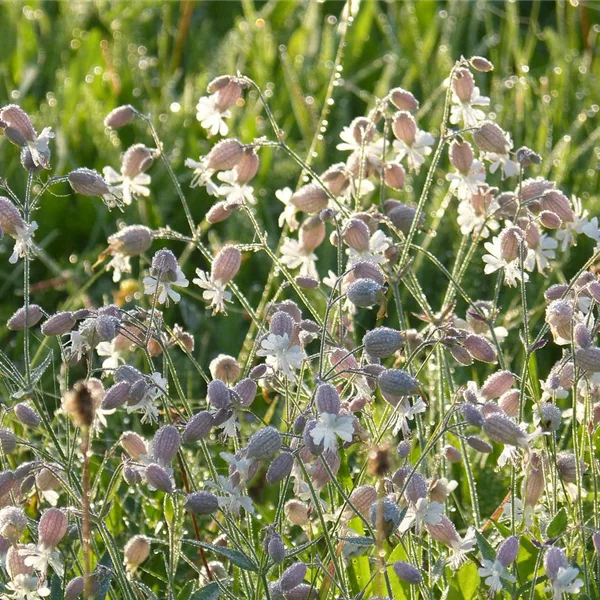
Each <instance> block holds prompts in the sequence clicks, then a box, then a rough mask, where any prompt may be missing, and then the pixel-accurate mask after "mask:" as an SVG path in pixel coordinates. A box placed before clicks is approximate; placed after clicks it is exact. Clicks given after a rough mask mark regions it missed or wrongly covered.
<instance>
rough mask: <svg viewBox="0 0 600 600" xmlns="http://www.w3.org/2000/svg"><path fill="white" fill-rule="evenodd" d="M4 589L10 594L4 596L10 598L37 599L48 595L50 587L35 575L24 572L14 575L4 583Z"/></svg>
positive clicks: (13, 599)
mask: <svg viewBox="0 0 600 600" xmlns="http://www.w3.org/2000/svg"><path fill="white" fill-rule="evenodd" d="M6 589H7V590H9V591H10V592H11V594H10V595H7V596H5V598H11V599H12V600H38V598H46V597H48V596H49V595H50V588H49V587H48V586H47V585H46V582H45V581H44V582H43V583H42V582H41V581H40V579H38V577H36V576H35V575H27V574H25V573H21V574H19V575H15V577H14V579H13V580H12V581H9V582H8V583H7V584H6Z"/></svg>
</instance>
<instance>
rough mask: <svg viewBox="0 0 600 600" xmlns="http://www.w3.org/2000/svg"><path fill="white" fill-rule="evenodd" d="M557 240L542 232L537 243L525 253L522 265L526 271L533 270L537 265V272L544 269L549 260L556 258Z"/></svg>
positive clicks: (541, 271) (542, 271)
mask: <svg viewBox="0 0 600 600" xmlns="http://www.w3.org/2000/svg"><path fill="white" fill-rule="evenodd" d="M557 247H558V242H557V241H556V240H555V239H554V238H552V237H550V236H549V235H547V234H545V233H542V234H541V235H540V241H539V243H538V245H537V246H536V247H535V248H533V249H532V250H530V251H529V252H528V253H527V258H526V259H525V261H524V263H523V266H524V268H525V269H527V270H528V271H533V269H534V268H535V266H536V265H537V270H538V273H544V271H545V270H546V269H547V268H548V266H549V265H550V261H551V260H554V259H555V258H556V248H557Z"/></svg>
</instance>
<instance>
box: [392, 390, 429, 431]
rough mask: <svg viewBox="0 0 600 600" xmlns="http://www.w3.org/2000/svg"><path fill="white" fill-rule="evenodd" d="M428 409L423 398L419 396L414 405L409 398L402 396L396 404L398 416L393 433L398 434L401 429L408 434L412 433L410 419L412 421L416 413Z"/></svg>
mask: <svg viewBox="0 0 600 600" xmlns="http://www.w3.org/2000/svg"><path fill="white" fill-rule="evenodd" d="M426 409H427V406H426V405H425V402H423V399H422V398H419V399H418V400H417V401H416V402H415V403H414V404H413V405H412V406H411V405H410V402H409V401H408V398H402V400H400V402H398V404H397V405H396V411H397V417H396V422H395V423H394V427H393V429H392V433H393V435H397V434H398V432H399V431H402V432H403V433H404V434H405V435H408V434H409V433H410V428H409V427H408V421H412V420H413V419H414V418H415V415H418V414H420V413H423V412H425V410H426Z"/></svg>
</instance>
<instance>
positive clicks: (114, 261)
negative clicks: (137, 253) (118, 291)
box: [106, 252, 131, 283]
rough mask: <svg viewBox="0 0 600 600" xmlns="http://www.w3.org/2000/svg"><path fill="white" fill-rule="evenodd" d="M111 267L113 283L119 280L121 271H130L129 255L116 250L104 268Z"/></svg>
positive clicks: (109, 268)
mask: <svg viewBox="0 0 600 600" xmlns="http://www.w3.org/2000/svg"><path fill="white" fill-rule="evenodd" d="M111 269H112V270H113V281H114V282H115V283H117V282H118V281H121V275H122V274H123V273H131V260H130V257H129V256H125V255H124V254H121V253H119V252H116V253H115V254H113V256H112V258H111V259H110V261H109V262H108V263H107V264H106V270H107V271H110V270H111Z"/></svg>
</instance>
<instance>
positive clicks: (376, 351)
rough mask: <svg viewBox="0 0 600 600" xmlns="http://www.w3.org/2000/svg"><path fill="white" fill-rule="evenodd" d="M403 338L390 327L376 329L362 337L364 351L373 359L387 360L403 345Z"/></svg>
mask: <svg viewBox="0 0 600 600" xmlns="http://www.w3.org/2000/svg"><path fill="white" fill-rule="evenodd" d="M404 341H405V339H404V336H403V335H402V334H401V333H400V332H399V331H397V330H396V329H391V328H390V327H377V328H375V329H372V330H371V331H369V332H368V333H367V334H366V335H365V336H364V337H363V345H364V347H365V350H366V351H367V353H368V354H369V356H372V357H373V358H387V357H388V356H391V355H392V354H394V352H396V351H397V350H399V349H400V348H401V347H402V345H403V344H404Z"/></svg>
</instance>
